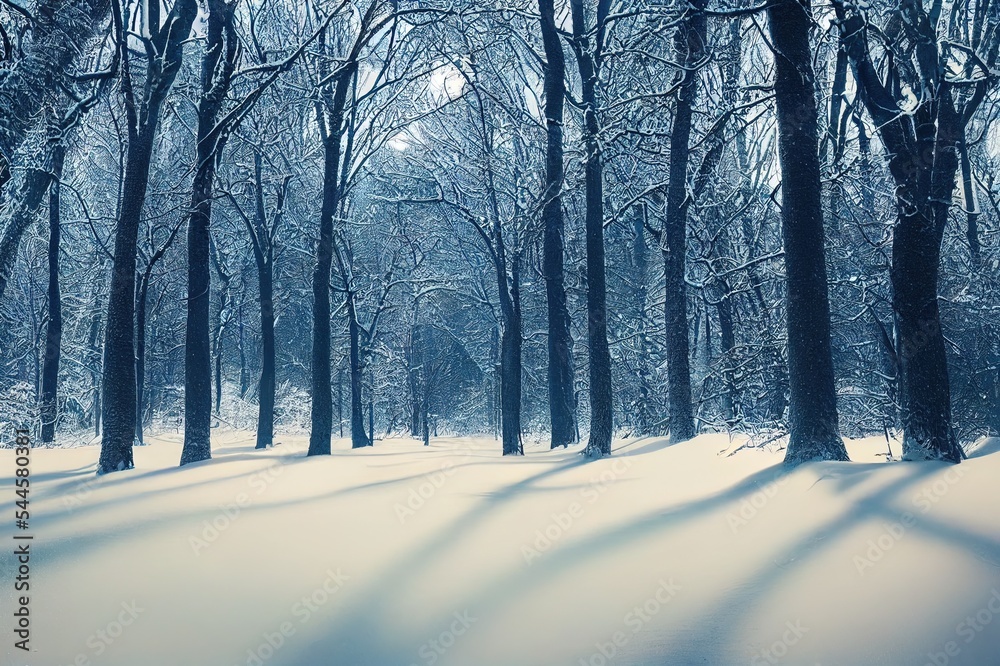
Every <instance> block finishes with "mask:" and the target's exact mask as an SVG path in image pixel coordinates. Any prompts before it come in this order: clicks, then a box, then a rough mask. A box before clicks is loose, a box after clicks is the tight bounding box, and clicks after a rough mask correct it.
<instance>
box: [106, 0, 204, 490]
mask: <svg viewBox="0 0 1000 666" xmlns="http://www.w3.org/2000/svg"><path fill="white" fill-rule="evenodd" d="M197 14H198V3H197V2H196V1H195V0H176V2H175V3H174V6H173V9H172V10H171V12H170V15H169V16H168V17H167V19H166V22H165V25H164V26H162V27H160V29H159V30H158V32H157V34H156V35H155V37H154V38H152V39H151V41H152V43H153V47H154V49H155V50H156V52H157V53H158V54H159V55H158V56H157V57H156V58H152V59H150V60H149V62H148V63H147V71H146V77H145V78H146V89H145V90H144V91H142V92H143V94H142V97H141V99H142V101H141V102H139V100H138V96H137V95H136V94H135V91H134V90H132V80H131V75H130V74H129V73H128V62H127V58H126V59H125V60H124V61H123V63H122V68H123V70H125V74H124V75H123V87H124V88H125V95H126V110H127V112H128V116H129V141H128V150H127V152H126V157H125V179H124V183H123V186H122V203H121V211H120V215H119V219H118V225H117V227H116V231H115V250H114V265H113V268H112V272H111V292H110V294H109V296H108V318H107V325H106V334H105V342H104V377H103V384H102V390H103V394H104V395H103V398H102V401H101V402H102V410H103V422H104V425H103V436H102V439H101V455H100V459H99V461H98V464H97V472H98V474H106V473H108V472H114V471H119V470H123V469H131V468H132V467H133V462H132V442H133V439H134V437H135V422H136V382H135V347H134V339H133V338H134V334H135V310H134V309H135V267H136V244H137V239H138V234H139V221H140V219H141V217H142V207H143V204H144V203H145V201H146V190H147V188H148V186H149V168H150V162H151V159H152V155H153V141H154V139H155V138H156V128H157V125H158V124H159V118H160V109H161V107H162V106H163V101H164V99H166V96H167V93H168V92H169V90H170V87H171V86H172V85H173V82H174V79H175V78H176V76H177V71H178V69H180V65H181V59H182V57H183V45H184V42H185V41H187V38H188V37H189V35H190V34H191V25H192V24H193V23H194V19H195V16H197ZM156 24H158V20H157V22H156ZM121 52H122V53H123V54H126V53H127V48H125V47H124V46H123V47H122V49H121Z"/></svg>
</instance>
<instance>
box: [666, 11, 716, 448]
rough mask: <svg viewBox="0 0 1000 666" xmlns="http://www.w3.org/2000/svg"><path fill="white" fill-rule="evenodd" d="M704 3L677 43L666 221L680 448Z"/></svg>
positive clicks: (687, 388) (687, 19)
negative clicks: (679, 70)
mask: <svg viewBox="0 0 1000 666" xmlns="http://www.w3.org/2000/svg"><path fill="white" fill-rule="evenodd" d="M704 8H705V0H693V2H692V4H691V6H690V7H689V8H688V10H687V13H686V14H685V16H684V20H683V21H682V22H681V24H680V25H679V26H678V28H677V34H676V35H675V37H674V41H675V51H676V58H677V62H679V63H683V65H684V68H685V69H684V70H683V74H682V76H683V80H682V81H681V85H680V89H679V91H678V96H677V110H676V112H675V114H674V124H673V127H672V129H671V132H670V173H669V181H668V184H667V206H666V215H665V217H664V218H663V275H664V285H665V289H666V298H665V299H664V314H665V319H666V329H665V331H666V340H665V342H666V351H667V397H668V400H669V413H670V439H671V440H672V441H674V442H681V441H685V440H688V439H691V438H692V437H694V435H695V427H694V417H693V410H692V407H691V356H690V343H689V339H688V315H687V282H686V280H685V273H686V255H687V211H688V207H689V205H690V198H689V196H688V155H689V153H690V147H689V143H690V139H691V122H692V118H693V114H694V103H695V100H696V99H697V97H698V76H699V74H698V70H697V67H698V63H699V61H700V60H701V59H702V58H703V57H704V56H703V54H704V51H705V42H706V40H707V38H708V19H707V17H706V16H705V13H704V11H703V10H704Z"/></svg>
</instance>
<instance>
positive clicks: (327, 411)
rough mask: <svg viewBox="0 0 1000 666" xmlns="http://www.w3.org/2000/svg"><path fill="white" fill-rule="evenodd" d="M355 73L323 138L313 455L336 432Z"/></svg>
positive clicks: (334, 103) (337, 97)
mask: <svg viewBox="0 0 1000 666" xmlns="http://www.w3.org/2000/svg"><path fill="white" fill-rule="evenodd" d="M355 67H356V65H355ZM352 76H353V72H352V74H351V75H347V74H346V73H342V74H341V76H340V77H339V78H338V80H337V84H336V89H335V92H334V94H333V98H332V100H331V101H330V104H329V106H330V119H329V122H328V123H326V131H327V133H328V135H327V136H326V137H324V140H323V147H324V163H323V164H324V166H323V204H322V208H321V211H320V220H319V239H318V241H317V243H316V268H315V270H314V271H313V349H312V416H311V420H312V423H311V428H310V432H309V453H308V455H311V456H315V455H329V454H330V438H331V437H332V436H333V393H332V386H331V384H332V382H331V377H330V372H331V371H330V311H331V309H330V277H331V275H332V271H333V217H334V215H335V213H336V211H337V209H338V208H339V205H340V177H339V176H340V154H341V141H340V140H341V136H342V133H343V124H344V106H345V104H346V101H347V92H348V89H349V85H350V79H351V78H352ZM352 385H353V378H352ZM352 392H353V386H352ZM352 411H353V399H352ZM352 420H353V419H352ZM362 430H363V429H362ZM352 438H353V427H352Z"/></svg>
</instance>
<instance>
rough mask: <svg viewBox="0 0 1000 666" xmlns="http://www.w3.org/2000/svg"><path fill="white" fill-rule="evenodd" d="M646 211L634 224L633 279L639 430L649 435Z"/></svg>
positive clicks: (641, 213)
mask: <svg viewBox="0 0 1000 666" xmlns="http://www.w3.org/2000/svg"><path fill="white" fill-rule="evenodd" d="M645 224H646V211H645V209H644V208H642V209H640V210H639V211H638V213H637V214H636V217H635V219H634V220H633V223H632V233H633V240H632V265H633V267H634V269H635V272H634V274H633V278H632V279H633V282H634V284H635V291H634V298H635V314H634V316H635V318H636V320H637V321H638V322H639V357H638V358H637V359H636V363H637V365H638V369H637V374H638V379H639V404H638V405H637V410H636V411H637V412H638V414H636V431H637V434H638V435H640V436H645V435H649V434H650V431H651V429H652V424H653V414H652V410H651V409H650V405H649V401H650V398H651V395H652V392H653V391H652V386H650V382H649V365H650V364H649V328H648V325H649V317H648V313H647V311H646V300H647V298H648V292H649V287H648V285H647V282H648V280H649V260H648V258H647V256H646V254H647V251H646V229H645Z"/></svg>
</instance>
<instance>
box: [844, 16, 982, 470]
mask: <svg viewBox="0 0 1000 666" xmlns="http://www.w3.org/2000/svg"><path fill="white" fill-rule="evenodd" d="M835 9H836V11H837V16H838V19H840V22H841V26H842V32H841V36H842V40H843V44H844V48H846V50H847V53H848V56H849V58H850V61H851V65H852V66H853V68H854V74H855V80H857V82H858V91H859V96H860V97H861V99H862V101H863V102H864V104H865V107H866V108H867V109H868V113H869V114H870V115H871V117H872V118H873V119H874V120H875V124H876V125H877V126H878V128H879V129H878V131H879V135H880V136H881V138H882V142H883V143H884V144H885V146H886V148H887V150H888V152H889V153H890V155H891V157H890V160H889V172H890V173H891V175H892V177H893V180H894V181H895V183H896V208H897V221H896V225H895V228H894V230H893V240H892V265H891V268H890V280H891V282H892V304H893V310H894V313H895V316H896V326H897V335H898V339H899V342H898V344H897V361H898V365H899V372H900V382H899V388H900V417H901V421H902V424H903V457H904V458H905V459H907V460H946V461H949V462H956V463H957V462H960V461H961V460H962V458H963V457H964V455H965V454H964V452H963V451H962V448H961V446H960V445H959V443H958V440H957V438H956V436H955V433H954V431H953V430H952V417H951V393H950V386H949V377H948V361H947V355H946V352H945V340H944V334H943V332H942V330H941V316H940V312H939V308H938V295H937V289H938V271H939V264H940V258H941V243H942V241H943V239H944V230H945V225H946V224H947V220H948V213H949V210H950V208H951V205H952V201H953V199H954V190H955V182H956V176H957V174H958V169H959V150H960V144H961V143H962V142H963V141H964V134H965V128H966V126H967V124H968V122H969V119H970V118H971V117H972V114H973V113H974V111H975V109H976V108H977V107H978V105H979V104H980V103H981V102H982V100H983V99H984V97H985V90H986V89H985V88H984V87H982V86H985V85H987V84H988V81H987V80H984V81H982V82H980V83H979V84H978V86H980V89H978V90H977V92H976V94H974V95H973V97H972V99H971V100H970V101H969V102H968V103H967V104H966V106H965V108H964V109H962V110H961V112H960V111H959V110H958V109H956V105H955V100H954V98H953V95H952V88H951V85H952V84H951V83H949V82H948V81H947V80H946V76H945V73H944V72H943V71H942V70H941V65H940V64H939V63H938V62H937V61H936V60H935V61H934V63H930V64H933V65H934V67H930V68H922V69H921V71H920V72H919V80H917V81H914V82H913V83H912V85H915V86H916V85H919V87H920V88H921V90H922V91H923V95H924V97H925V98H924V99H922V100H921V101H920V103H919V104H918V105H917V107H916V108H915V109H913V110H912V112H910V113H907V114H902V113H901V112H900V111H899V109H898V105H897V103H896V101H895V99H894V98H893V96H892V94H891V93H890V92H889V90H888V89H887V88H886V87H885V85H884V84H883V83H882V81H881V79H880V77H879V72H878V70H877V69H876V68H875V66H874V64H873V62H872V58H871V53H870V51H869V46H868V40H867V35H866V30H867V28H866V26H865V23H864V18H863V17H862V16H861V15H860V14H857V13H854V14H852V15H851V16H849V17H848V16H847V12H846V9H845V8H844V6H843V5H842V4H840V3H837V4H835ZM901 11H905V12H906V13H907V20H908V21H909V22H910V23H911V25H912V26H913V28H914V30H916V31H917V32H918V33H919V37H920V44H921V46H920V48H922V49H929V50H934V53H935V54H936V52H937V47H938V45H937V39H938V38H937V35H936V33H935V26H934V25H932V24H931V22H930V21H929V20H928V17H927V16H926V14H925V13H924V10H923V8H922V7H921V6H920V5H919V4H917V3H914V2H911V1H909V0H907V1H905V2H904V3H903V6H902V8H901Z"/></svg>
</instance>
